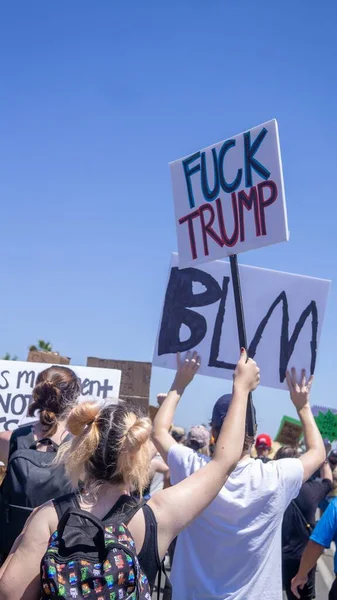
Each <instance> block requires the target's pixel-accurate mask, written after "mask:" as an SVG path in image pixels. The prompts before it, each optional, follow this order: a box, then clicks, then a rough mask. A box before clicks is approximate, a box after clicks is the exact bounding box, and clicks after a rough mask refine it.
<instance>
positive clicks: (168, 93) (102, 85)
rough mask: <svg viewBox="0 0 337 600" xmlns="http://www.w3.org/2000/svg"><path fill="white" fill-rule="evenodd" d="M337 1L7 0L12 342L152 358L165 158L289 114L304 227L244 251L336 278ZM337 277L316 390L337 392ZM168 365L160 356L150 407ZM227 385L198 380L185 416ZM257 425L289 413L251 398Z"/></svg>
mask: <svg viewBox="0 0 337 600" xmlns="http://www.w3.org/2000/svg"><path fill="white" fill-rule="evenodd" d="M336 17H337V5H336V3H335V2H334V1H333V0H326V1H325V2H324V3H323V4H320V5H319V4H318V3H317V2H314V1H312V0H309V1H307V2H292V1H290V0H284V1H283V2H277V3H276V2H270V1H267V0H254V2H251V1H250V0H236V1H235V2H234V1H233V0H231V1H229V0H221V1H219V0H212V2H205V1H204V0H194V1H192V0H186V1H184V2H182V1H181V0H171V1H170V2H169V3H166V2H149V1H146V0H145V1H144V2H138V1H136V0H131V1H129V2H122V1H117V0H116V1H114V2H112V1H111V0H100V1H99V2H94V1H93V0H90V1H89V0H72V1H71V2H69V1H68V0H58V1H57V2H46V1H45V0H35V2H27V1H26V0H11V1H10V2H9V1H7V2H3V3H1V7H0V195H1V222H2V227H1V236H0V247H1V257H2V269H1V288H2V290H1V295H0V310H1V315H2V318H1V320H0V353H2V354H3V353H5V352H7V351H8V352H11V353H16V354H18V355H19V357H20V358H21V359H25V358H26V353H27V346H28V345H29V344H31V343H33V342H35V341H36V340H37V339H38V338H44V339H46V340H50V341H51V342H52V343H53V345H54V349H56V350H59V351H60V352H61V353H64V354H66V355H68V356H71V357H72V363H73V364H85V361H86V357H87V356H88V355H91V356H100V357H106V358H109V357H110V358H119V359H133V360H151V358H152V352H153V347H154V343H155V337H156V333H157V327H158V322H159V317H160V312H161V307H162V301H163V294H164V290H165V282H166V278H167V268H168V263H169V257H170V253H171V252H172V251H173V250H176V233H175V227H174V218H173V199H172V192H171V184H170V179H169V170H168V162H169V161H171V160H174V159H176V158H179V157H181V156H184V155H186V154H188V153H190V152H193V151H195V150H197V149H199V148H203V147H206V146H208V145H210V144H212V143H214V142H217V141H219V140H221V139H225V138H226V137H229V136H232V135H234V134H237V133H239V132H241V131H244V130H245V129H248V128H250V127H252V126H254V125H258V124H259V123H262V122H263V121H267V120H269V119H270V118H273V117H276V118H277V120H278V123H279V129H280V138H281V149H282V157H283V166H284V177H285V185H286V194H287V203H288V216H289V227H290V231H291V241H290V242H289V243H288V244H281V245H278V246H273V247H269V248H266V249H261V250H257V251H253V252H249V253H247V254H245V255H242V257H241V258H240V260H241V262H243V263H246V264H250V265H256V266H260V267H267V268H273V269H277V270H283V271H291V272H294V273H300V274H306V275H312V276H317V277H323V278H328V279H333V280H334V279H336V274H337V273H336V271H337V266H336V258H335V257H336V233H335V228H336V222H337V221H336V216H337V209H336V206H335V205H336V191H335V182H334V175H335V173H336V164H337V147H336V139H337V117H336V102H337V97H336V96H337V81H336V57H337V38H336V34H335V23H336ZM336 300H337V296H336V291H335V288H334V286H333V287H332V291H331V294H330V298H329V304H328V311H327V314H326V320H325V324H324V328H323V335H322V339H321V346H320V352H319V362H318V368H317V375H316V383H315V386H314V388H313V397H312V400H313V402H314V403H317V404H329V405H332V406H336V405H337V401H336V390H335V381H334V376H335V370H336V367H335V361H336V358H335V356H336V337H337V317H336V311H335V305H336ZM171 379H172V372H171V371H164V370H161V369H154V371H153V379H152V403H153V400H154V397H155V394H156V393H157V392H159V391H165V390H166V389H167V388H168V386H169V384H170V382H171ZM228 389H229V384H228V382H222V381H221V380H213V379H211V378H206V377H200V376H199V377H197V378H196V380H195V382H194V383H193V385H192V386H191V388H190V390H189V391H188V392H187V393H186V396H185V398H184V399H183V400H182V403H181V405H180V407H179V409H178V414H177V419H176V422H180V423H182V424H184V425H191V424H193V423H197V422H201V421H207V420H208V418H209V416H210V413H211V407H212V405H213V403H214V401H215V400H216V399H217V397H218V396H219V395H220V394H221V393H223V392H226V391H228ZM255 402H256V407H257V411H258V420H259V424H260V431H267V432H270V433H271V434H275V432H276V429H277V427H278V424H279V422H280V419H281V416H282V415H283V414H290V415H293V414H294V413H293V411H292V407H291V404H290V402H289V400H288V397H287V394H286V393H285V392H276V391H274V390H271V389H262V388H261V389H259V390H258V392H257V393H256V394H255Z"/></svg>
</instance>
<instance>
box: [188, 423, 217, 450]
mask: <svg viewBox="0 0 337 600" xmlns="http://www.w3.org/2000/svg"><path fill="white" fill-rule="evenodd" d="M210 440H211V434H210V432H209V431H208V429H207V428H206V427H205V426H204V425H194V426H193V427H191V429H190V430H189V432H188V434H187V438H186V442H185V445H186V446H187V447H188V448H192V450H194V451H195V452H200V453H201V454H205V455H206V456H209V444H210Z"/></svg>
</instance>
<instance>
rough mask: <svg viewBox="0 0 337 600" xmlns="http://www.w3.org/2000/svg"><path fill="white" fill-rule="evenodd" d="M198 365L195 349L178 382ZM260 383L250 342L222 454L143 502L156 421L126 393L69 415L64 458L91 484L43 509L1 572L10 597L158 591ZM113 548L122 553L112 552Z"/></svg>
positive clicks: (1, 594)
mask: <svg viewBox="0 0 337 600" xmlns="http://www.w3.org/2000/svg"><path fill="white" fill-rule="evenodd" d="M199 365H200V358H199V356H198V355H197V354H196V353H193V355H192V356H191V354H190V353H188V354H187V356H186V358H185V360H184V361H183V362H180V360H179V366H178V370H177V373H176V376H175V379H174V382H173V385H172V389H173V390H176V391H177V393H178V394H179V395H180V396H181V395H182V394H183V392H184V390H185V388H186V386H187V385H188V384H189V383H190V382H191V381H192V379H193V377H194V375H195V373H196V372H197V370H198V368H199ZM258 383H259V369H258V368H257V366H256V363H255V362H254V361H252V360H250V359H249V360H247V355H246V352H245V351H243V352H242V354H241V358H240V360H239V362H238V364H237V367H236V370H235V373H234V383H233V397H232V402H231V405H230V408H229V411H228V416H227V417H226V419H225V420H224V423H223V426H222V429H221V432H220V435H219V438H218V440H217V444H216V448H215V452H214V457H213V460H212V461H211V462H210V463H209V464H208V465H207V466H205V467H204V468H203V469H200V470H199V471H198V472H197V473H195V474H193V475H191V476H190V477H189V478H188V479H186V480H185V481H182V482H181V483H179V484H178V485H176V486H173V487H170V488H168V489H165V490H162V491H160V492H158V493H157V494H155V495H154V496H153V498H151V499H150V500H149V502H148V503H147V504H146V505H140V507H134V506H133V505H132V500H131V498H130V494H131V492H132V489H133V488H134V487H136V488H137V489H139V490H142V489H144V487H145V486H146V484H147V481H148V476H149V465H150V460H149V459H150V439H151V433H152V425H151V422H150V420H149V419H148V418H145V417H143V416H141V414H140V413H138V411H137V410H134V409H131V408H129V407H128V406H127V405H125V404H124V403H123V402H120V401H119V402H118V403H117V404H116V405H112V404H109V405H105V406H103V407H100V406H99V405H97V404H95V403H90V402H85V403H83V404H79V405H78V406H76V407H75V408H74V409H73V410H72V411H71V413H70V415H69V418H68V421H67V428H68V430H69V431H70V432H71V433H72V434H73V435H74V438H73V440H72V442H71V444H70V445H69V446H68V448H67V449H66V450H65V451H64V452H63V457H62V460H63V462H64V463H65V465H66V468H67V471H68V473H69V476H70V477H71V479H72V481H73V483H74V484H77V482H78V481H79V480H81V481H82V484H83V490H82V493H81V495H80V496H79V495H78V496H77V495H76V494H72V495H71V497H68V498H63V499H60V500H56V501H53V502H48V503H47V504H45V505H44V506H42V507H41V508H39V509H37V510H36V512H35V514H34V515H33V516H32V518H31V519H30V520H29V522H28V524H27V526H26V528H25V530H24V532H23V534H22V535H21V536H20V538H18V540H17V542H16V544H15V545H14V547H13V549H12V552H11V554H10V556H9V558H8V559H7V561H6V563H5V564H4V566H3V567H2V569H1V571H0V598H1V600H19V599H20V600H38V599H40V598H43V599H44V598H50V599H53V598H55V599H56V598H60V596H61V597H63V598H78V599H79V598H88V599H89V598H90V599H92V598H96V599H97V600H98V599H100V600H101V599H102V600H105V599H106V598H107V599H110V598H116V599H119V598H134V599H136V598H142V599H146V598H150V593H151V590H152V586H153V584H154V580H155V577H156V574H157V571H158V569H159V568H160V563H161V560H162V558H163V557H164V555H165V553H166V551H167V548H168V546H169V544H170V543H171V541H172V540H173V539H174V538H175V537H176V536H177V534H178V533H179V532H180V531H181V530H182V529H183V528H185V527H186V526H187V525H188V524H189V523H190V522H191V521H192V520H193V519H195V518H196V517H197V515H198V514H199V513H200V512H201V511H203V510H204V509H205V508H206V506H208V504H209V503H210V502H212V500H213V499H214V498H215V497H216V495H217V494H218V492H219V490H220V489H221V488H222V486H223V485H224V483H225V481H226V480H227V478H228V475H229V473H230V472H231V471H232V470H233V469H234V468H235V466H236V464H237V462H238V460H239V458H240V455H241V452H242V447H243V442H244V435H245V416H246V407H247V397H248V394H249V392H250V391H252V390H254V389H255V388H256V387H257V385H258ZM138 508H139V510H137V509H138ZM64 511H65V512H64ZM111 518H112V519H115V520H114V521H112V522H113V523H114V524H111V520H110V519H111ZM60 519H61V520H60ZM90 527H91V529H90ZM88 531H90V532H91V533H90V536H91V537H90V539H89V537H87V542H86V544H85V545H84V544H83V536H84V535H87V532H88ZM120 532H121V533H120ZM88 535H89V534H88ZM50 536H52V537H51V538H50ZM49 538H50V543H49V546H48V549H47V551H46V548H47V545H48V540H49ZM70 539H71V540H72V542H73V546H74V547H71V548H70V547H69V545H68V542H69V540H70ZM109 548H113V552H114V554H111V553H110V554H107V553H109ZM85 550H86V551H87V552H88V554H87V555H85V554H83V552H84V551H85ZM81 552H82V554H81ZM97 552H98V554H99V555H100V560H99V561H97V559H95V558H94V556H95V557H96V555H97ZM61 559H62V560H61ZM62 561H63V562H62ZM94 562H95V564H93V563H94ZM40 564H41V571H40ZM23 565H24V568H22V566H23ZM69 586H70V588H69Z"/></svg>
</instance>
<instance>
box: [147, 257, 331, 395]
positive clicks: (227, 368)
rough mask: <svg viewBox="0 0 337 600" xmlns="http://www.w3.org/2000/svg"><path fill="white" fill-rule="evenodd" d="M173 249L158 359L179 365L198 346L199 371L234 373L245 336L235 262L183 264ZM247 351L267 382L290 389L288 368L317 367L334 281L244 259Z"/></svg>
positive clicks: (157, 361) (156, 361)
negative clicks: (233, 273)
mask: <svg viewBox="0 0 337 600" xmlns="http://www.w3.org/2000/svg"><path fill="white" fill-rule="evenodd" d="M177 264H178V257H177V255H176V254H174V255H173V257H172V264H171V269H170V273H169V281H168V285H167V290H166V295H165V300H164V308H163V312H162V317H161V321H160V326H159V332H158V337H157V343H156V348H155V353H154V358H153V365H154V366H157V367H166V368H170V369H175V368H176V356H175V355H176V352H185V351H187V350H197V351H198V352H199V354H200V355H201V359H202V363H201V367H200V370H199V373H200V374H201V375H211V376H212V377H222V378H225V379H231V378H232V375H233V370H234V368H235V364H236V362H237V360H238V357H239V340H238V333H237V323H236V313H235V304H234V296H233V286H232V281H231V272H230V266H229V262H227V261H215V262H213V263H207V264H205V265H202V266H200V267H198V268H187V269H178V267H177ZM240 276H241V286H242V296H243V306H244V313H245V319H246V329H247V341H248V351H249V355H250V356H251V357H252V358H255V360H256V361H257V362H258V364H259V367H260V369H261V384H262V385H265V386H269V387H273V388H281V389H286V388H287V385H286V381H285V371H286V369H287V368H288V367H289V368H291V367H296V368H297V369H302V368H305V369H306V370H307V372H308V373H313V372H314V369H315V365H316V358H317V347H318V342H319V338H320V335H321V330H322V324H323V318H324V313H325V308H326V302H327V297H328V292H329V286H330V282H329V281H327V280H324V279H314V278H311V277H304V276H302V275H293V274H290V273H281V272H278V271H270V270H267V269H260V268H256V267H248V266H243V265H241V266H240Z"/></svg>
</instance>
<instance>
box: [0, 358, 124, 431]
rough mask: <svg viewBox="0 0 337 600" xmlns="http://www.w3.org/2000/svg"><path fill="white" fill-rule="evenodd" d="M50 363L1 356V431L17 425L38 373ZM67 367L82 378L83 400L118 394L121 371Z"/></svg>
mask: <svg viewBox="0 0 337 600" xmlns="http://www.w3.org/2000/svg"><path fill="white" fill-rule="evenodd" d="M51 366H52V365H48V364H46V363H33V362H19V361H12V360H0V431H4V430H5V431H9V430H12V429H16V427H17V426H18V425H19V423H22V421H23V420H24V419H25V416H26V414H27V409H28V406H29V404H30V402H31V399H32V389H33V387H34V385H35V382H36V378H37V376H38V374H39V373H40V372H41V371H44V370H45V369H48V367H51ZM56 366H60V367H61V366H62V365H56ZM69 368H70V369H72V370H73V371H74V372H75V373H76V375H77V377H79V379H80V380H81V391H82V395H81V399H82V400H91V399H102V400H103V399H105V398H117V397H118V395H119V386H120V380H121V372H120V371H118V370H115V369H95V368H91V367H73V366H72V365H71V366H69Z"/></svg>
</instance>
